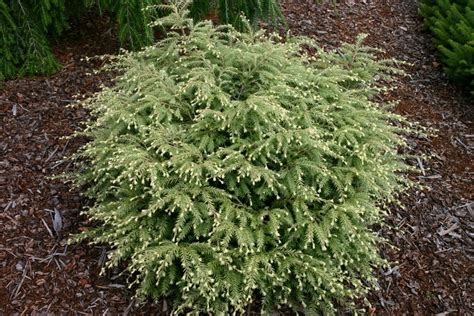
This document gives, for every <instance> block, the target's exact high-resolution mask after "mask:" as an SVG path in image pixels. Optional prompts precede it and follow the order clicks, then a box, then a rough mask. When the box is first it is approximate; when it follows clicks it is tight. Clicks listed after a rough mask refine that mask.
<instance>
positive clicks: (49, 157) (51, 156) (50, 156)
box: [45, 146, 59, 162]
mask: <svg viewBox="0 0 474 316" xmlns="http://www.w3.org/2000/svg"><path fill="white" fill-rule="evenodd" d="M58 149H59V146H56V148H54V150H53V152H52V153H51V154H50V155H49V156H48V159H46V161H45V162H48V161H49V160H50V159H51V158H53V156H54V154H55V153H56V152H57V151H58Z"/></svg>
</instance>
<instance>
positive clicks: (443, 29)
mask: <svg viewBox="0 0 474 316" xmlns="http://www.w3.org/2000/svg"><path fill="white" fill-rule="evenodd" d="M420 12H421V14H422V15H423V16H424V17H425V21H426V24H427V26H428V27H429V28H430V30H431V31H432V32H433V35H434V42H435V44H436V46H437V48H438V49H439V55H440V58H441V60H442V62H443V63H444V64H445V69H446V72H447V73H448V75H449V76H450V77H451V78H452V79H454V80H457V81H458V82H461V83H466V82H468V83H470V87H469V88H470V89H471V91H473V92H474V0H423V1H422V2H421V5H420Z"/></svg>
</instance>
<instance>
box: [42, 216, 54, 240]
mask: <svg viewBox="0 0 474 316" xmlns="http://www.w3.org/2000/svg"><path fill="white" fill-rule="evenodd" d="M41 221H42V222H43V224H44V227H46V229H47V230H48V233H49V235H50V236H51V238H54V235H53V232H52V231H51V229H50V228H49V227H48V224H46V222H45V221H44V219H41Z"/></svg>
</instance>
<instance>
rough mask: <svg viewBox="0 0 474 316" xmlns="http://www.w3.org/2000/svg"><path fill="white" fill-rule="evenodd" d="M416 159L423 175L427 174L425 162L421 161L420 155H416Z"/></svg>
mask: <svg viewBox="0 0 474 316" xmlns="http://www.w3.org/2000/svg"><path fill="white" fill-rule="evenodd" d="M416 161H417V162H418V166H420V169H421V173H422V174H423V176H426V172H425V167H424V166H423V162H421V159H420V157H416Z"/></svg>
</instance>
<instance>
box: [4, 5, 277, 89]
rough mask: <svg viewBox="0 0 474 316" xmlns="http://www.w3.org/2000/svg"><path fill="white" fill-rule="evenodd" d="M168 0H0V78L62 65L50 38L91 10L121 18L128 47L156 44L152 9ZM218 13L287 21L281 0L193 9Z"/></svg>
mask: <svg viewBox="0 0 474 316" xmlns="http://www.w3.org/2000/svg"><path fill="white" fill-rule="evenodd" d="M161 3H162V0H67V1H66V0H36V1H33V0H0V56H2V58H1V59H0V80H1V79H5V78H7V79H8V78H13V77H16V76H24V75H39V74H51V73H53V72H55V71H57V70H58V69H59V64H58V62H57V61H56V59H55V58H54V56H53V54H52V52H51V48H50V43H49V42H50V39H51V38H54V37H57V36H58V35H60V34H61V33H62V31H64V30H65V29H66V28H67V27H68V23H67V22H68V20H69V19H70V18H72V17H77V16H78V15H80V14H82V13H83V12H84V11H85V10H86V9H96V10H98V11H99V12H108V13H109V14H112V15H113V16H114V17H116V20H117V23H118V38H119V41H120V43H121V45H122V46H125V47H127V48H131V49H139V48H141V47H144V46H147V45H150V44H151V43H152V42H153V39H154V30H153V29H152V28H150V27H149V23H150V22H151V21H152V19H153V17H154V16H155V15H157V14H163V12H156V10H147V9H146V8H147V7H149V6H154V5H157V4H161ZM213 12H215V13H216V14H217V16H218V17H219V19H220V21H221V22H223V23H231V24H234V25H236V26H239V25H240V23H241V19H240V14H241V13H244V14H245V15H246V16H247V18H248V19H250V21H252V24H253V25H256V23H257V21H258V20H260V19H266V20H271V21H274V22H276V21H278V20H282V16H281V13H280V9H279V2H278V0H195V1H193V3H192V7H191V13H192V16H193V17H194V18H195V19H203V18H205V17H207V16H209V15H210V14H211V15H213Z"/></svg>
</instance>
